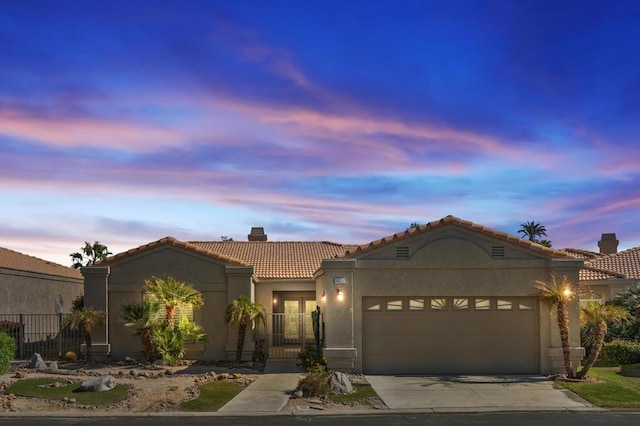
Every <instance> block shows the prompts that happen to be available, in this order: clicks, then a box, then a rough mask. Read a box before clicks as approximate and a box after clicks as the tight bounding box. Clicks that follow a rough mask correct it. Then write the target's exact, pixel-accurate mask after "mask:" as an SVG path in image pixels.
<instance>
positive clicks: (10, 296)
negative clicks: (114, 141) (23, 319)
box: [0, 268, 84, 314]
mask: <svg viewBox="0 0 640 426" xmlns="http://www.w3.org/2000/svg"><path fill="white" fill-rule="evenodd" d="M83 293H84V284H83V282H82V280H80V279H73V278H64V277H57V276H52V275H44V274H36V273H31V272H24V271H16V270H12V269H3V268H0V313H2V314H56V313H57V312H56V310H55V300H56V296H57V295H61V296H62V299H63V308H64V312H65V313H68V312H70V311H71V302H72V301H73V299H75V298H76V297H77V296H80V295H82V294H83Z"/></svg>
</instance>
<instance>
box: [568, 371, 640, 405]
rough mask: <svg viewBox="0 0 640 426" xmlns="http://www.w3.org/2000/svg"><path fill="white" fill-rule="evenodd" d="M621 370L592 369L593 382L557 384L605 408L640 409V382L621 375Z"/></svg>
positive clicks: (590, 373)
mask: <svg viewBox="0 0 640 426" xmlns="http://www.w3.org/2000/svg"><path fill="white" fill-rule="evenodd" d="M619 370H620V369H619V368H592V369H591V370H589V377H591V378H593V379H598V381H592V382H563V381H560V380H559V381H557V382H556V383H557V384H558V385H560V386H562V387H565V388H567V389H569V390H570V391H572V392H574V393H576V394H578V395H580V396H581V397H582V398H584V399H586V400H587V401H589V402H590V403H592V404H594V405H597V406H598V407H604V408H640V381H638V380H634V379H631V378H628V377H624V376H621V375H620V374H619Z"/></svg>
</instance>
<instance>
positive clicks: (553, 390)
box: [366, 376, 594, 412]
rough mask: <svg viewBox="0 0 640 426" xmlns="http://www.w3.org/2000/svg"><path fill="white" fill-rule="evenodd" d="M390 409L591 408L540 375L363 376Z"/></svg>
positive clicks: (513, 409)
mask: <svg viewBox="0 0 640 426" xmlns="http://www.w3.org/2000/svg"><path fill="white" fill-rule="evenodd" d="M366 378H367V380H368V381H369V383H370V384H371V386H372V387H373V389H374V390H375V391H376V392H377V393H378V396H380V398H381V399H382V400H383V401H384V403H385V404H386V405H387V407H389V408H390V409H392V410H393V409H397V410H403V409H404V410H432V411H434V412H439V411H442V412H446V411H527V410H549V411H562V410H581V409H582V410H584V409H593V408H594V407H593V406H592V405H591V404H589V403H588V402H586V401H584V400H582V399H580V398H578V397H577V396H576V395H574V394H572V393H571V392H569V391H567V390H565V389H561V388H557V387H556V386H555V385H554V383H553V382H552V381H550V380H548V379H546V378H544V377H540V376H366Z"/></svg>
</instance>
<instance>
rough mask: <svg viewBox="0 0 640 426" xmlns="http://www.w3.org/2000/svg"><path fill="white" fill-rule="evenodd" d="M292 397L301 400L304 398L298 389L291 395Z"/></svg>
mask: <svg viewBox="0 0 640 426" xmlns="http://www.w3.org/2000/svg"><path fill="white" fill-rule="evenodd" d="M293 396H295V397H296V398H302V397H303V396H304V393H303V392H302V391H301V390H300V389H298V390H297V391H295V392H294V393H293Z"/></svg>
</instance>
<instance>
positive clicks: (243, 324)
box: [224, 294, 265, 361]
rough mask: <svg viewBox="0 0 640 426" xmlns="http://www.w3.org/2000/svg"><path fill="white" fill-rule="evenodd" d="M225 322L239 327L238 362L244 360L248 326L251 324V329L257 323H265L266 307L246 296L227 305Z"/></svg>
mask: <svg viewBox="0 0 640 426" xmlns="http://www.w3.org/2000/svg"><path fill="white" fill-rule="evenodd" d="M224 321H225V322H226V323H227V324H231V325H238V342H237V345H236V361H241V360H242V349H243V348H244V337H245V335H246V333H247V325H249V323H251V328H253V325H254V323H255V321H259V322H261V323H263V324H264V323H265V313H264V306H262V304H261V303H258V302H252V301H251V300H249V298H248V297H247V296H245V295H244V294H242V295H240V297H238V298H237V299H235V300H234V301H233V302H231V303H230V304H229V305H227V308H226V309H225V311H224Z"/></svg>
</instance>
